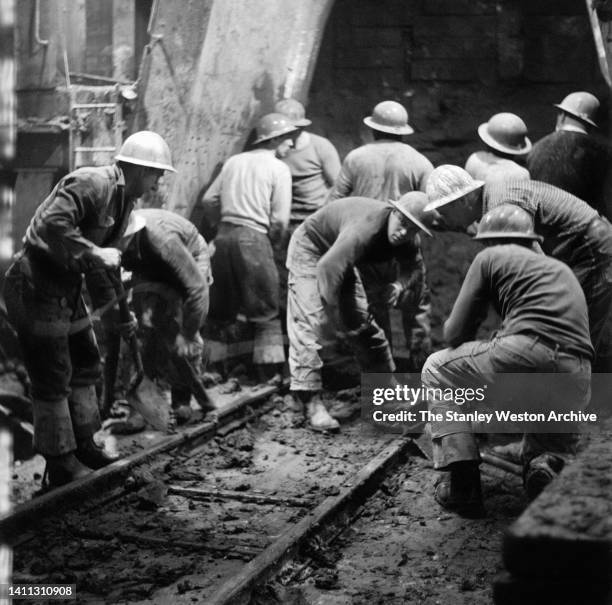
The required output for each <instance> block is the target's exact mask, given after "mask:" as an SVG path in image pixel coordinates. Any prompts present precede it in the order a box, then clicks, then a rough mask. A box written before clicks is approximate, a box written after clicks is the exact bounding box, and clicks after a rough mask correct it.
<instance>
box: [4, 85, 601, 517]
mask: <svg viewBox="0 0 612 605" xmlns="http://www.w3.org/2000/svg"><path fill="white" fill-rule="evenodd" d="M557 107H558V110H559V119H558V121H557V127H556V131H555V133H553V134H551V135H549V136H547V137H545V138H544V139H542V140H541V141H539V142H538V143H536V144H535V145H532V144H531V142H530V141H529V139H528V137H527V128H526V126H525V124H524V122H523V121H522V120H521V119H520V118H519V117H518V116H516V115H514V114H510V113H502V114H497V115H495V116H493V117H492V118H491V119H490V120H489V121H488V122H486V123H484V124H482V125H481V126H480V128H479V129H478V134H479V136H480V138H481V140H482V141H483V143H484V144H485V145H486V149H485V150H483V151H479V152H477V153H475V154H473V155H472V156H471V157H470V158H469V159H468V161H467V163H466V165H465V169H463V168H460V167H458V166H451V165H442V166H438V167H437V168H434V166H433V165H432V163H431V162H430V161H429V160H428V159H427V158H426V157H425V156H424V155H423V154H421V153H419V152H418V151H417V150H416V149H414V148H413V147H411V146H410V145H408V144H407V143H405V142H404V137H405V136H406V135H409V134H411V133H412V132H413V129H412V128H411V126H410V125H409V124H408V114H407V112H406V110H405V109H404V107H403V106H402V105H401V104H400V103H397V102H395V101H383V102H381V103H379V104H378V105H376V106H375V107H374V110H373V111H372V112H371V115H370V116H368V117H366V118H365V119H364V123H365V124H366V125H367V126H368V128H369V129H370V130H371V132H372V134H373V141H372V142H370V143H367V144H365V145H363V146H361V147H358V148H357V149H354V150H353V151H351V152H350V153H349V154H348V155H347V156H346V158H345V160H344V162H342V163H341V162H340V158H339V155H338V153H337V151H336V149H335V148H334V146H333V145H332V143H331V142H330V141H328V140H327V139H325V138H323V137H321V136H319V135H316V134H314V133H311V132H309V131H308V130H307V127H308V126H309V125H310V124H311V122H310V120H308V119H306V117H305V112H304V107H303V106H302V105H301V103H299V102H298V101H296V100H295V99H284V100H282V101H279V102H278V103H277V104H276V106H275V108H274V112H273V113H270V114H267V115H265V116H264V117H263V118H261V119H260V120H259V122H258V123H257V127H256V134H255V138H254V140H253V143H252V145H251V147H250V148H249V149H248V150H247V151H244V152H242V153H239V154H237V155H235V156H232V157H231V158H229V159H228V160H227V161H226V162H225V164H224V165H223V167H222V169H221V172H220V173H219V174H218V176H217V177H216V178H215V180H214V181H213V182H212V184H211V185H210V186H209V188H208V190H207V191H206V193H205V194H204V196H203V199H202V200H201V202H200V203H201V204H203V205H204V206H206V207H209V208H216V209H217V210H218V213H219V221H218V228H217V230H216V233H215V235H214V239H212V241H211V242H209V243H208V244H207V242H206V241H205V240H204V238H203V237H202V236H201V235H200V233H199V232H198V230H197V229H196V228H195V226H194V225H193V224H191V223H190V222H189V221H187V220H186V219H183V218H182V217H180V216H178V215H177V214H175V213H172V212H169V211H167V210H161V209H144V210H143V209H139V210H134V205H135V203H136V200H137V199H138V198H139V197H140V196H142V195H143V194H144V193H146V192H148V191H151V190H155V189H156V188H157V184H158V181H159V179H160V177H161V176H162V175H163V172H164V171H166V170H168V171H174V168H173V166H172V161H171V158H170V151H169V149H168V146H167V144H166V143H165V141H164V140H163V139H162V138H161V137H160V136H159V135H157V134H155V133H152V132H149V131H141V132H138V133H135V134H133V135H131V136H130V137H128V139H126V141H125V142H124V144H123V146H122V148H121V150H120V152H119V154H118V156H117V157H116V163H115V164H114V165H112V166H108V167H99V168H80V169H78V170H76V171H74V172H72V173H70V174H68V175H67V176H66V177H64V178H63V179H62V180H61V181H60V182H59V183H58V184H57V185H56V187H55V188H54V189H53V191H52V192H51V193H50V194H49V196H48V197H47V198H46V199H45V200H44V201H43V202H42V203H41V205H40V206H39V207H38V209H37V211H36V213H35V215H34V217H33V219H32V221H31V223H30V226H29V228H28V230H27V232H26V235H25V238H24V247H23V249H22V251H21V252H20V253H19V254H18V255H17V257H16V259H15V262H14V264H13V265H12V266H11V268H10V269H9V271H8V274H7V279H6V282H5V291H4V296H5V300H6V305H7V310H8V312H9V316H10V318H11V321H12V322H13V324H14V326H15V328H16V329H17V331H18V334H19V337H20V342H21V345H22V348H23V355H24V360H25V364H26V367H27V369H28V372H29V375H30V379H31V382H32V397H33V401H34V406H33V409H34V430H35V447H36V449H37V450H38V451H39V452H40V453H41V454H42V455H43V456H44V457H45V458H46V461H47V481H48V484H49V485H50V486H57V485H62V484H64V483H66V482H68V481H71V480H73V479H76V478H79V477H82V476H84V475H85V474H87V473H88V472H90V471H91V469H95V468H100V467H101V466H104V465H105V464H108V463H109V462H111V461H112V460H113V458H112V457H111V456H110V455H109V454H108V453H107V452H106V451H105V450H104V449H103V448H102V447H100V446H99V445H97V444H96V442H95V441H94V433H95V432H96V431H97V430H98V429H99V428H100V417H99V412H98V403H97V396H96V389H95V385H96V383H98V381H99V379H100V369H101V368H100V366H101V363H100V355H99V352H98V347H97V344H96V339H95V335H94V331H93V329H92V326H91V323H90V320H89V318H88V311H87V308H86V305H85V302H84V298H83V289H84V284H85V285H86V290H87V294H88V296H89V299H90V301H91V304H92V306H93V307H94V308H95V309H97V310H99V311H100V313H102V317H103V318H104V317H113V315H112V314H109V313H103V311H104V310H105V309H107V308H109V307H112V306H113V305H116V304H117V303H118V302H120V301H121V300H122V299H123V298H124V297H125V292H124V291H123V289H122V288H121V287H118V286H117V284H118V283H120V275H119V270H120V267H121V266H123V267H124V268H125V269H128V270H130V271H132V272H133V274H134V275H135V276H136V277H135V281H134V284H136V285H135V288H134V297H133V302H134V308H135V310H136V313H137V319H138V324H139V325H140V326H141V327H145V328H149V329H151V330H152V334H153V335H154V336H155V338H157V339H158V340H159V339H161V340H162V341H163V343H164V346H165V350H166V351H167V353H168V354H167V355H164V354H162V355H161V357H162V358H164V360H165V362H167V363H168V364H169V366H170V367H174V368H175V369H176V367H179V366H180V364H179V363H174V362H173V360H175V361H176V360H186V361H187V362H188V363H193V364H197V363H199V361H200V360H201V358H202V348H203V342H202V338H201V336H200V331H201V328H202V327H203V325H204V323H205V321H206V320H207V318H210V319H211V320H215V321H217V322H221V323H226V324H229V323H231V322H233V321H234V320H235V319H236V317H237V316H238V314H242V316H244V317H245V318H246V320H247V321H248V322H250V323H251V324H252V326H253V334H254V338H253V363H254V364H255V366H256V367H257V369H258V373H259V375H260V377H261V378H263V379H267V380H275V379H277V377H278V376H279V375H281V374H282V371H283V365H284V363H285V361H286V359H285V347H284V334H283V332H284V330H286V333H287V337H288V342H289V353H288V362H289V370H290V376H291V387H290V388H291V391H292V394H293V395H294V397H295V398H296V399H297V400H298V401H300V402H302V404H303V406H304V410H305V414H306V417H307V420H308V423H309V426H310V427H311V428H312V429H314V430H319V431H334V430H337V429H338V428H339V423H338V420H337V418H335V417H334V415H333V414H332V413H331V412H332V411H331V410H328V409H327V407H326V405H325V404H324V401H323V399H322V397H321V391H322V379H321V373H322V367H323V360H322V349H324V348H325V346H326V345H327V344H328V343H329V342H330V341H333V340H334V339H336V338H341V339H342V340H343V341H344V342H345V343H348V344H350V345H351V347H352V349H353V351H354V353H355V357H356V359H357V361H358V362H359V364H360V367H361V368H362V370H363V371H364V372H379V373H392V372H394V371H395V364H394V359H393V354H392V349H391V347H392V340H391V322H390V319H389V311H390V309H391V308H393V307H395V308H397V309H399V310H400V311H401V315H402V324H403V328H404V333H405V336H406V344H407V348H408V350H409V352H410V364H411V369H412V371H415V372H420V371H421V370H422V381H423V384H424V385H425V386H431V387H441V388H445V387H456V386H462V385H465V384H468V383H469V384H473V383H478V384H483V383H486V384H490V385H491V386H495V383H496V381H497V380H498V377H499V376H500V375H503V374H504V373H508V372H543V373H551V372H556V373H570V374H572V375H575V376H576V377H577V380H576V381H574V382H572V385H573V386H574V387H575V388H574V389H569V388H568V389H566V390H565V391H564V394H563V396H562V397H561V398H560V399H559V400H556V401H555V402H554V406H556V407H557V408H559V409H561V410H563V409H570V408H571V409H575V410H577V409H583V408H585V407H586V406H587V405H588V403H589V385H590V372H591V362H592V360H593V359H595V364H596V366H595V367H597V368H598V369H599V370H600V371H609V369H610V368H609V366H610V361H611V355H612V354H611V353H610V350H609V346H610V342H611V338H610V335H609V323H610V309H611V306H612V226H610V224H609V223H608V221H607V219H606V218H605V217H604V216H603V215H602V214H600V212H601V213H605V212H606V210H607V208H606V206H605V202H606V199H607V197H606V195H605V186H606V182H605V181H606V166H607V163H608V162H609V155H608V150H607V147H606V145H605V144H604V143H601V142H599V139H597V138H596V137H594V136H592V130H593V129H594V128H596V125H595V114H596V111H597V109H598V107H599V103H598V101H597V99H596V98H595V97H593V95H590V94H589V93H584V92H578V93H572V94H571V95H569V96H568V97H567V98H566V99H565V100H564V101H563V102H562V103H561V104H559V105H558V106H557ZM476 225H477V226H476ZM445 230H448V231H459V232H465V233H468V234H474V233H476V238H477V239H478V240H480V241H482V242H483V243H484V244H485V249H484V250H482V251H481V252H480V253H479V254H478V255H477V256H476V257H475V259H474V261H473V263H472V265H471V267H470V268H469V270H468V273H467V275H466V277H465V281H464V283H463V286H462V288H461V290H460V292H459V295H458V297H457V300H456V301H455V305H454V307H453V310H452V312H451V315H450V317H449V318H448V320H447V322H446V323H445V326H444V340H445V343H446V344H447V345H448V346H447V348H445V349H443V350H441V351H438V352H436V353H431V335H430V331H431V326H430V310H431V309H430V304H431V303H430V295H429V290H428V287H427V279H426V272H425V262H424V259H423V255H422V252H421V241H420V237H421V236H422V234H423V233H424V234H426V235H427V236H431V235H432V234H433V233H432V232H434V231H445ZM211 252H212V254H211ZM160 284H163V285H162V286H160ZM168 286H170V287H168ZM280 292H282V293H283V294H282V295H281V294H280ZM285 292H286V296H285ZM137 294H138V295H137ZM489 303H490V304H492V305H493V307H494V308H495V309H496V310H497V312H498V313H499V315H500V317H501V328H500V329H499V330H498V331H497V332H496V334H495V336H494V337H493V338H492V339H491V340H488V341H478V340H475V335H476V331H477V328H478V326H479V325H480V323H481V322H482V320H483V319H484V316H485V315H486V311H487V307H488V304H489ZM285 304H286V327H285V328H284V327H283V321H281V319H282V317H281V312H284V306H285ZM107 323H110V322H109V321H108V320H107ZM117 325H118V329H119V331H120V332H122V333H126V334H130V333H133V330H134V329H135V326H134V321H133V319H132V318H131V317H128V318H125V317H124V318H122V319H121V320H120V322H119V323H118V324H116V325H115V326H114V327H113V326H111V325H108V326H107V328H108V330H109V331H110V330H113V329H115V330H116V329H117ZM153 357H155V355H153ZM157 357H159V355H158V356H157ZM159 365H160V364H159V362H158V360H157V361H156V360H155V359H153V360H149V361H148V362H147V356H145V369H146V370H147V372H148V373H149V374H151V375H153V376H154V375H155V372H156V371H159ZM165 374H166V378H167V380H168V381H169V382H170V384H171V387H172V406H173V407H174V408H175V409H176V410H178V411H180V410H183V411H185V409H186V408H187V409H188V408H189V399H190V391H189V386H188V385H187V384H185V383H184V381H183V382H182V381H181V377H180V372H178V373H177V372H172V371H171V370H167V371H166V372H165ZM175 374H176V376H175ZM517 388H518V387H517ZM509 390H512V387H511V386H510V387H509ZM507 395H508V400H509V401H511V400H512V393H507ZM428 405H429V406H430V409H432V410H444V409H446V408H448V407H449V406H451V405H452V402H448V401H430V402H428ZM551 405H552V404H551ZM187 416H188V414H187ZM431 435H432V440H433V447H434V466H435V468H436V469H438V470H440V471H443V473H442V474H441V476H440V481H439V482H438V484H437V486H436V492H435V496H436V499H437V501H438V502H439V503H440V504H441V505H442V506H444V507H446V508H448V509H450V510H454V511H457V512H459V513H461V514H467V515H474V514H480V513H481V512H482V508H483V504H482V494H481V489H480V474H479V470H478V464H479V453H478V447H477V443H476V441H475V439H474V435H473V427H472V426H471V424H470V423H468V422H459V421H454V422H450V421H439V422H432V423H431ZM574 447H575V439H574V438H573V436H572V435H569V436H568V437H567V438H563V439H556V440H553V439H547V438H546V436H542V435H536V436H534V435H531V436H527V437H526V438H525V439H524V440H523V443H522V447H521V452H520V454H521V460H522V463H523V465H524V469H525V475H524V479H525V486H526V488H527V491H528V492H529V493H530V495H535V494H536V493H538V492H539V491H540V490H541V489H542V488H543V486H544V485H545V484H546V483H548V482H549V481H550V480H551V479H552V478H553V477H554V475H555V474H556V472H558V470H559V468H560V467H561V466H562V464H563V461H564V459H565V456H566V455H567V454H568V453H571V451H573V448H574Z"/></svg>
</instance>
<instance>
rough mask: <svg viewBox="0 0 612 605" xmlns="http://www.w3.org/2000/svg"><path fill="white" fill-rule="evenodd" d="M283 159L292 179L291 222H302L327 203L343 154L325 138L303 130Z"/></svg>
mask: <svg viewBox="0 0 612 605" xmlns="http://www.w3.org/2000/svg"><path fill="white" fill-rule="evenodd" d="M283 162H285V164H287V166H289V169H290V170H291V177H292V178H293V200H292V203H291V222H292V223H301V222H302V221H303V220H304V219H305V218H306V217H308V216H310V215H311V214H312V213H313V212H315V211H316V210H318V209H319V208H320V207H321V206H323V204H325V201H326V200H327V194H328V193H329V189H330V188H331V186H332V185H333V184H334V182H335V180H336V177H337V176H338V173H339V172H340V156H339V155H338V152H337V151H336V148H335V147H334V146H333V144H332V143H331V142H330V141H328V140H327V139H326V138H325V137H321V136H319V135H317V134H312V133H310V132H302V133H301V134H300V136H299V137H298V139H297V141H296V142H295V148H294V149H291V150H290V151H289V153H288V154H287V156H286V157H284V158H283Z"/></svg>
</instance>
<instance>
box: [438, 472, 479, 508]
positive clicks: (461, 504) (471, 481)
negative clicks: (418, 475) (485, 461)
mask: <svg viewBox="0 0 612 605" xmlns="http://www.w3.org/2000/svg"><path fill="white" fill-rule="evenodd" d="M434 497H435V499H436V502H437V503H438V504H439V505H440V506H442V507H444V508H445V509H446V510H449V511H452V512H455V513H457V514H458V515H460V516H462V517H468V518H480V517H483V516H484V515H485V510H484V504H483V502H482V489H481V485H480V470H479V469H478V462H472V461H470V462H455V463H453V464H451V465H449V472H446V473H444V474H443V475H442V476H441V477H440V478H439V479H438V480H437V482H436V485H435V494H434Z"/></svg>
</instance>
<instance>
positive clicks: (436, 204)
mask: <svg viewBox="0 0 612 605" xmlns="http://www.w3.org/2000/svg"><path fill="white" fill-rule="evenodd" d="M484 184H485V182H484V181H474V182H473V183H472V184H471V185H469V186H467V187H464V188H463V189H459V190H457V191H455V192H453V193H449V194H448V195H445V196H444V197H441V198H438V199H435V200H433V201H431V202H429V204H427V206H425V212H430V211H431V210H437V209H438V208H441V207H442V206H446V205H447V204H450V203H451V202H454V201H455V200H458V199H459V198H462V197H464V196H466V195H468V194H470V193H472V191H476V190H477V189H480V188H481V187H484Z"/></svg>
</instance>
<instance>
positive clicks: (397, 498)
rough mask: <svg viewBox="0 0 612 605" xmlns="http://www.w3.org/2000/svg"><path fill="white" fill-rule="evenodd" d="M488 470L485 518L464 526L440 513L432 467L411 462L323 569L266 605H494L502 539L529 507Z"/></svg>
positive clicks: (510, 479)
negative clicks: (493, 590)
mask: <svg viewBox="0 0 612 605" xmlns="http://www.w3.org/2000/svg"><path fill="white" fill-rule="evenodd" d="M483 470H484V472H483V483H484V496H485V500H486V504H487V510H488V516H487V518H485V519H480V520H466V519H462V518H460V517H458V516H456V515H451V514H448V513H446V512H445V511H443V510H442V509H440V507H439V506H438V505H437V504H436V502H435V501H434V499H433V495H432V494H433V492H432V485H433V480H434V475H435V473H434V471H433V469H432V468H431V464H430V463H429V462H428V461H426V460H424V459H422V458H411V459H410V460H409V461H408V463H407V464H406V465H405V466H403V467H402V468H400V469H399V470H398V472H397V473H396V474H395V475H394V476H393V477H392V478H390V479H389V480H387V481H386V482H385V484H384V485H383V488H382V489H381V490H380V491H379V492H378V494H377V495H376V496H375V497H374V498H373V499H371V500H370V501H369V502H368V504H367V505H366V506H365V507H364V508H363V509H362V511H361V514H360V517H359V519H357V521H356V522H355V524H354V525H353V526H352V527H351V528H350V529H348V530H347V531H346V532H344V533H343V534H342V536H341V537H340V538H339V539H338V540H337V542H336V543H335V544H334V546H333V547H332V548H331V549H330V551H329V552H328V554H327V565H326V566H324V565H322V564H321V561H322V559H321V558H319V559H318V561H317V562H315V563H314V564H312V565H311V566H309V567H307V568H306V569H303V570H301V571H298V572H296V573H295V579H294V581H292V582H289V583H288V584H287V585H285V586H282V585H281V584H280V583H277V584H276V585H272V586H269V587H268V594H267V595H262V600H261V603H266V602H267V601H266V599H267V598H268V599H269V598H270V595H271V594H275V595H276V596H277V597H278V598H279V599H280V600H279V601H278V602H282V603H286V604H288V605H289V604H295V605H297V604H301V605H315V604H317V605H318V604H325V605H375V604H380V605H395V604H397V605H399V604H403V603H415V604H416V603H418V604H419V605H447V604H450V603H452V604H453V605H455V604H457V605H463V604H465V605H468V604H469V605H485V604H489V603H492V598H491V586H490V585H491V582H492V580H493V578H494V577H495V575H496V574H497V573H498V572H499V571H500V570H501V569H502V564H501V551H500V545H501V537H502V534H503V532H504V530H505V529H506V527H507V526H508V525H509V524H510V523H511V522H512V521H513V520H514V519H515V518H516V517H517V516H518V515H519V514H520V513H521V511H522V510H523V508H524V507H525V506H526V501H525V499H524V497H523V495H522V492H521V486H520V480H519V479H518V478H516V477H515V476H513V475H509V474H507V473H504V472H502V471H498V470H497V469H492V468H489V467H484V468H483ZM295 569H296V570H297V569H300V568H299V565H296V566H295ZM296 580H297V581H296ZM299 580H301V581H299Z"/></svg>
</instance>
